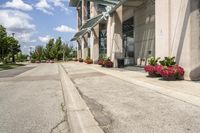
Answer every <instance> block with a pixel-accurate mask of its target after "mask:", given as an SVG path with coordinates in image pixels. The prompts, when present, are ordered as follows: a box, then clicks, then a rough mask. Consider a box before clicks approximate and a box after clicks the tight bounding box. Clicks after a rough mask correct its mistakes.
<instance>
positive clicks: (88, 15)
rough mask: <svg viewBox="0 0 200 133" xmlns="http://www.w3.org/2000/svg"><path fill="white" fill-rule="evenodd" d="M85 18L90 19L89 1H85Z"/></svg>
mask: <svg viewBox="0 0 200 133" xmlns="http://www.w3.org/2000/svg"><path fill="white" fill-rule="evenodd" d="M87 19H90V1H88V2H87Z"/></svg>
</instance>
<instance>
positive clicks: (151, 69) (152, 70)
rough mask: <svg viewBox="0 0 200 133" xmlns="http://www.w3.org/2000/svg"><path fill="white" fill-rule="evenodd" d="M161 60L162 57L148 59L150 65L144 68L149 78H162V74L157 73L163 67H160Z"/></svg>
mask: <svg viewBox="0 0 200 133" xmlns="http://www.w3.org/2000/svg"><path fill="white" fill-rule="evenodd" d="M159 59H160V57H159V58H155V57H151V58H149V59H148V65H146V66H145V67H144V70H145V71H146V72H148V74H149V77H159V76H160V74H159V73H158V72H157V70H159V69H160V68H161V66H160V65H158V61H159Z"/></svg>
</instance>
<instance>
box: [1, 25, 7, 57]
mask: <svg viewBox="0 0 200 133" xmlns="http://www.w3.org/2000/svg"><path fill="white" fill-rule="evenodd" d="M6 37H7V32H6V28H4V27H3V26H2V25H0V58H1V61H3V60H4V58H5V57H6V55H8V47H6Z"/></svg>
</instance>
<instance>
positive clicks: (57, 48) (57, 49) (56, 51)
mask: <svg viewBox="0 0 200 133" xmlns="http://www.w3.org/2000/svg"><path fill="white" fill-rule="evenodd" d="M53 55H54V59H57V60H61V59H62V55H63V50H62V39H61V37H59V38H58V39H56V42H55V44H54V46H53Z"/></svg>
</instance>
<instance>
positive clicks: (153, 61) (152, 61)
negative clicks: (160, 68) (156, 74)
mask: <svg viewBox="0 0 200 133" xmlns="http://www.w3.org/2000/svg"><path fill="white" fill-rule="evenodd" d="M159 60H160V57H158V58H155V57H150V58H149V59H148V64H149V65H152V66H156V65H158V61H159Z"/></svg>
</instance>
